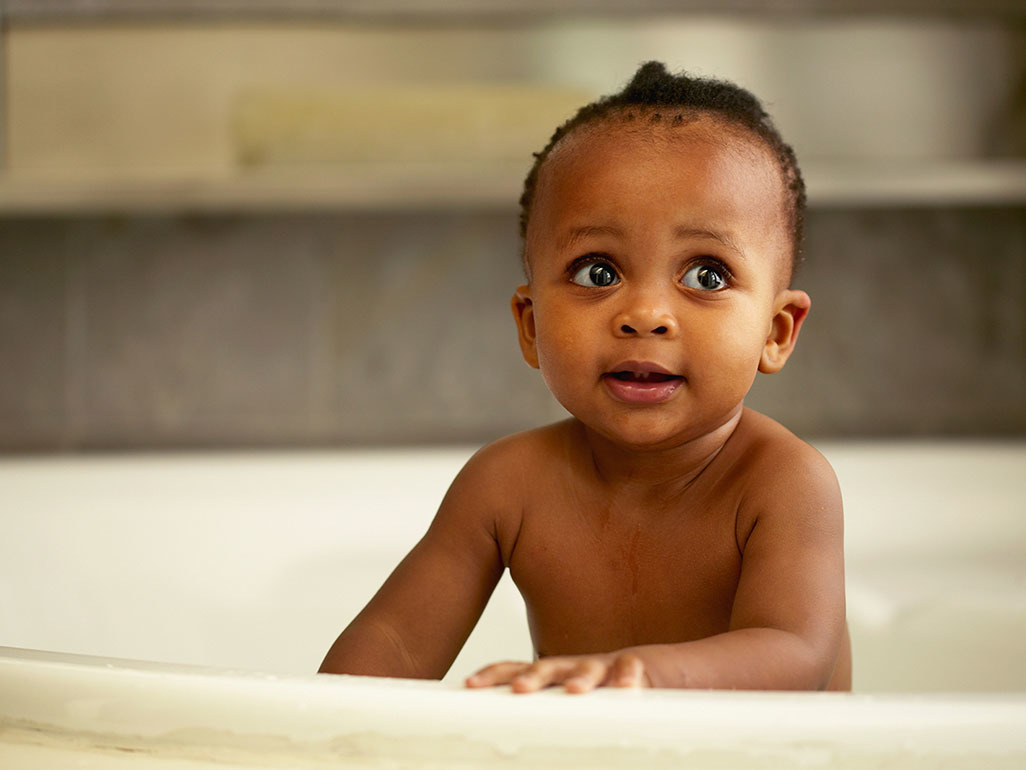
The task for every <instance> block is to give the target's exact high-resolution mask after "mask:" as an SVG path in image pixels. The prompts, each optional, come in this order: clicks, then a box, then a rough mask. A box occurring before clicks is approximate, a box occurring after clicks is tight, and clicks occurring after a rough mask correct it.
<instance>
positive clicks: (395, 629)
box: [320, 449, 504, 679]
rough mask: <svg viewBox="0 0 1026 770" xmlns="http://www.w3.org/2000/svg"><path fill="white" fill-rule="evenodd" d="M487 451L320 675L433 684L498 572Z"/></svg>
mask: <svg viewBox="0 0 1026 770" xmlns="http://www.w3.org/2000/svg"><path fill="white" fill-rule="evenodd" d="M490 454H492V453H490V452H489V451H488V449H485V450H482V451H481V452H479V453H478V454H477V455H475V457H473V458H471V460H470V461H469V462H468V463H467V465H466V466H465V467H464V468H463V470H462V471H461V472H460V474H459V475H458V476H457V477H456V479H455V480H454V481H453V483H452V486H451V487H450V488H449V492H448V493H447V494H446V496H445V499H444V500H443V501H442V505H441V506H440V508H439V510H438V513H437V515H436V516H435V519H434V521H433V522H432V524H431V526H430V528H429V529H428V531H427V533H426V534H425V535H424V537H423V538H422V539H421V540H420V542H419V543H417V545H416V546H414V548H413V550H411V551H410V553H409V554H408V555H407V556H406V558H405V559H403V561H402V562H401V563H400V564H399V566H398V567H396V569H395V571H394V572H392V574H391V576H390V577H389V578H388V580H387V581H385V583H384V585H383V586H382V587H381V588H380V590H378V592H377V594H375V596H374V598H373V599H371V601H370V602H369V603H368V604H367V606H366V607H365V608H364V609H363V611H362V612H360V614H359V615H357V617H356V618H355V619H354V620H353V621H352V623H350V624H349V626H348V627H347V628H346V629H345V630H344V631H343V632H342V633H341V635H339V637H338V639H337V640H336V641H335V643H334V644H333V645H332V647H331V649H330V650H329V651H328V654H327V656H326V657H325V658H324V662H323V663H322V664H321V668H320V671H321V672H322V673H334V674H362V675H368V676H391V677H409V678H425V679H440V678H441V677H442V676H444V675H445V672H446V671H448V669H449V667H450V666H451V665H452V662H453V660H455V658H456V655H457V654H458V653H459V651H460V649H461V648H462V646H463V643H464V642H465V641H466V639H467V637H468V636H469V635H470V632H471V631H472V630H473V628H474V625H475V624H476V623H477V620H478V618H479V617H480V615H481V612H482V611H483V610H484V607H485V605H486V604H487V602H488V598H489V596H490V595H491V593H492V590H493V589H494V588H495V584H496V583H497V582H498V580H499V578H500V577H501V575H502V571H503V569H504V565H503V561H502V557H501V554H500V551H499V548H498V545H497V538H496V532H497V529H496V525H495V516H497V509H496V507H495V506H496V505H497V499H498V498H499V493H498V490H497V482H496V481H495V480H494V479H495V477H496V474H495V473H489V467H488V466H489V455H490Z"/></svg>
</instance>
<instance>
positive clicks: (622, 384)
mask: <svg viewBox="0 0 1026 770" xmlns="http://www.w3.org/2000/svg"><path fill="white" fill-rule="evenodd" d="M603 379H604V380H605V383H606V387H607V388H609V392H610V393H612V394H613V397H614V398H616V399H617V400H618V401H623V402H624V403H627V404H661V403H662V402H664V401H666V400H667V399H669V398H670V396H672V395H673V394H674V393H675V392H676V391H677V388H679V387H680V386H681V383H682V382H683V380H681V379H675V380H664V381H662V382H643V381H640V380H618V379H616V377H608V376H607V377H605V378H603Z"/></svg>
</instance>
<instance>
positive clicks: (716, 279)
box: [681, 265, 727, 291]
mask: <svg viewBox="0 0 1026 770" xmlns="http://www.w3.org/2000/svg"><path fill="white" fill-rule="evenodd" d="M681 280H682V281H683V283H684V285H685V286H687V287H688V288H689V289H699V290H700V291H719V290H720V289H723V288H725V287H726V285H727V271H726V270H724V269H723V268H719V267H716V266H714V265H695V266H694V267H691V268H688V271H687V272H686V273H684V277H683V278H682V279H681Z"/></svg>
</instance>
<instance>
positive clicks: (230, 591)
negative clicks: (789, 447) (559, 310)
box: [0, 442, 1026, 693]
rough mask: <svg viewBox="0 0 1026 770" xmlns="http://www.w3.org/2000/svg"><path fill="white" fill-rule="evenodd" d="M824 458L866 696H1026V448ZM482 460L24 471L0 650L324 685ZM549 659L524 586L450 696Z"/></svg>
mask: <svg viewBox="0 0 1026 770" xmlns="http://www.w3.org/2000/svg"><path fill="white" fill-rule="evenodd" d="M819 448H820V449H821V451H823V452H824V454H825V455H826V456H827V457H828V459H830V461H831V462H832V464H833V465H834V468H835V469H836V471H837V473H838V476H839V479H840V481H841V485H842V490H843V494H844V500H845V517H846V570H847V588H848V617H849V623H850V625H851V629H852V637H853V645H854V655H855V669H854V677H855V689H856V690H857V691H860V692H865V693H886V692H892V693H909V692H911V693H926V692H1001V691H1004V692H1022V691H1026V666H1023V665H1022V664H1021V650H1022V640H1023V639H1024V638H1026V558H1024V557H1026V515H1024V513H1026V511H1024V507H1026V502H1024V501H1026V442H1001V443H994V442H989V443H988V442H975V443H974V442H948V443H937V442H900V443H898V442H866V443H858V444H853V443H836V444H829V443H828V444H822V445H820V447H819ZM472 451H473V450H472V448H470V447H456V448H431V449H392V450H374V451H318V452H309V451H304V452H264V453H216V454H213V453H210V454H202V453H200V454H196V453H194V454H154V455H97V456H84V457H39V458H7V459H4V460H2V461H0V508H2V510H3V517H4V530H5V537H3V538H2V539H0V645H3V646H7V647H16V648H27V649H33V650H50V651H58V652H67V653H78V654H87V655H97V656H105V657H113V658H125V659H135V660H143V661H160V662H167V663H175V664H189V665H198V666H207V667H211V666H212V667H224V668H229V669H234V670H252V671H259V672H267V673H271V674H309V673H311V672H313V671H315V670H316V668H317V666H318V665H319V663H320V661H321V658H322V657H323V655H324V653H325V651H326V650H327V648H328V646H329V645H330V643H331V642H332V641H333V639H334V638H335V636H336V635H337V634H338V632H339V631H340V630H341V628H342V627H343V626H344V625H345V624H346V623H347V622H348V621H349V620H350V619H351V618H352V617H353V616H354V615H355V614H356V612H358V611H359V609H360V608H361V607H362V606H363V604H364V603H365V602H366V601H367V599H369V598H370V596H371V595H372V594H373V592H374V591H375V590H376V588H377V587H378V586H379V585H380V584H381V582H382V581H383V580H384V579H385V577H387V575H388V573H389V572H390V571H391V569H392V568H393V567H394V566H395V564H396V563H398V561H399V559H400V558H401V557H402V556H403V555H404V554H405V553H406V551H407V550H408V549H409V548H410V547H411V546H412V545H413V544H414V543H415V542H416V540H417V539H418V538H419V537H420V535H421V534H422V533H423V531H424V530H425V529H426V527H427V525H428V523H429V522H430V519H431V517H432V515H433V514H434V511H435V509H436V507H437V505H438V503H439V501H440V500H441V498H442V496H443V494H444V492H445V490H446V488H447V486H448V484H449V482H450V481H451V479H452V477H453V476H454V475H455V473H456V472H457V471H458V470H459V468H460V467H461V466H462V464H463V462H464V461H465V460H466V459H467V457H469V455H470V454H471V452H472ZM530 655H531V646H530V640H529V638H528V632H527V624H526V620H525V618H524V611H523V603H522V602H521V600H520V597H519V595H518V594H517V591H516V589H515V587H514V586H513V585H512V583H511V582H510V581H509V578H508V576H507V577H504V578H503V580H502V582H501V583H500V585H499V587H498V589H497V590H496V593H495V595H494V597H493V599H492V601H491V602H490V604H489V606H488V608H487V609H486V611H485V614H484V616H483V617H482V619H481V621H480V623H479V625H478V627H477V628H476V629H475V631H474V633H473V634H472V636H471V639H470V641H469V642H468V643H467V645H466V647H465V648H464V650H463V652H462V653H461V655H460V656H459V658H458V659H457V661H456V663H455V664H454V665H453V667H452V669H451V670H450V672H449V674H448V676H447V677H446V679H447V680H448V681H449V682H456V681H458V680H459V679H461V678H462V677H464V676H466V675H467V674H468V673H470V672H471V671H472V670H474V669H475V668H476V667H477V666H479V665H481V664H483V663H486V662H490V661H493V660H498V659H503V658H529V657H530Z"/></svg>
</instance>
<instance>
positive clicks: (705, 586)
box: [510, 501, 741, 655]
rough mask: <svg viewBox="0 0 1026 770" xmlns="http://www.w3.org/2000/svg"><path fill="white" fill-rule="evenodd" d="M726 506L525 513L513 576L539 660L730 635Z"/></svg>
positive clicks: (730, 529)
mask: <svg viewBox="0 0 1026 770" xmlns="http://www.w3.org/2000/svg"><path fill="white" fill-rule="evenodd" d="M735 521H736V517H735V515H734V511H732V510H731V507H730V506H729V505H723V504H720V505H709V504H699V505H692V506H689V507H688V508H686V509H684V508H682V509H681V510H679V511H671V512H666V511H660V512H659V513H658V514H655V513H649V512H646V511H643V510H636V509H629V510H626V509H619V510H617V509H613V508H605V507H604V506H603V505H601V504H593V505H592V506H583V507H581V506H574V505H571V504H570V503H569V502H568V501H564V502H563V504H562V505H559V504H556V505H547V506H545V507H544V508H542V507H539V508H536V509H533V510H529V511H525V514H524V521H523V526H522V528H521V532H520V536H519V537H518V540H517V545H516V549H515V551H514V553H513V555H512V558H511V560H510V572H511V575H512V577H513V580H514V582H515V583H516V584H517V586H518V588H519V589H520V592H521V594H522V595H523V597H524V601H525V604H526V607H527V614H528V621H529V623H530V627H531V634H532V638H533V640H534V645H535V649H536V651H537V652H538V654H540V655H552V654H575V653H584V652H599V651H605V650H612V649H620V648H622V647H627V646H631V645H636V644H651V643H663V642H679V641H688V640H690V639H698V638H703V637H705V636H710V635H712V634H714V633H719V632H721V631H725V630H726V628H727V625H728V623H729V619H730V612H731V608H732V606H733V600H734V595H735V593H736V590H737V583H738V576H739V574H740V568H741V556H740V554H739V552H738V548H737V541H736V535H735Z"/></svg>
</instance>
